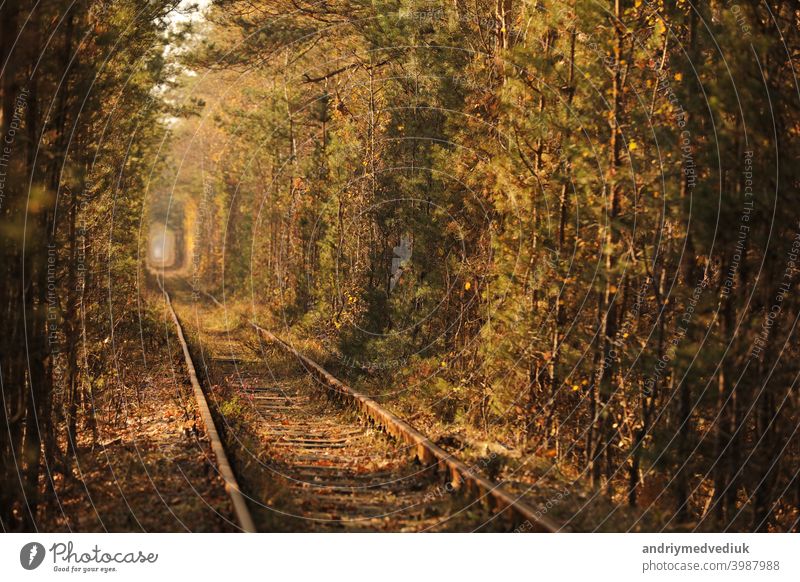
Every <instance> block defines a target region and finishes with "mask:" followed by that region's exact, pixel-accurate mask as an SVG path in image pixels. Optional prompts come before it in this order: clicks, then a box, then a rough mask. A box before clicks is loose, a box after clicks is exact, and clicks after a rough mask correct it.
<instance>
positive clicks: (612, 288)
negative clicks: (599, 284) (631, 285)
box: [608, 283, 617, 293]
mask: <svg viewBox="0 0 800 582" xmlns="http://www.w3.org/2000/svg"><path fill="white" fill-rule="evenodd" d="M608 292H609V293H616V292H617V286H616V285H614V284H613V283H612V284H611V285H609V286H608Z"/></svg>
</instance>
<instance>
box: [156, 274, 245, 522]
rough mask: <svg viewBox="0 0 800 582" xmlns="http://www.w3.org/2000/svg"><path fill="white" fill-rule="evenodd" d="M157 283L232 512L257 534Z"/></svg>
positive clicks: (180, 331)
mask: <svg viewBox="0 0 800 582" xmlns="http://www.w3.org/2000/svg"><path fill="white" fill-rule="evenodd" d="M158 286H159V287H161V291H162V292H163V293H164V298H165V299H166V303H167V308H168V310H169V313H170V315H171V316H172V321H173V322H174V323H175V330H176V331H177V334H178V341H179V342H180V344H181V348H182V349H183V358H184V361H185V362H186V369H187V370H188V372H189V380H190V382H191V384H192V389H193V390H194V397H195V400H196V401H197V407H198V408H199V409H200V416H201V417H202V419H203V425H204V426H205V430H206V434H207V435H208V439H209V441H210V442H211V450H212V452H213V453H214V456H215V457H216V460H217V467H218V469H219V474H220V475H221V476H222V480H223V481H224V482H225V491H226V492H227V493H228V497H230V500H231V503H232V504H233V512H234V514H235V515H236V521H238V522H239V527H241V528H242V531H244V532H246V533H255V532H256V531H257V530H256V526H255V524H254V523H253V517H252V516H251V515H250V510H249V509H248V507H247V502H246V501H245V498H244V495H242V490H241V488H240V487H239V482H238V481H237V480H236V475H235V474H234V472H233V468H232V467H231V464H230V462H229V461H228V455H227V454H225V447H224V446H223V445H222V439H220V436H219V432H218V431H217V427H216V425H215V424H214V418H213V417H212V416H211V409H210V408H209V407H208V401H207V400H206V396H205V393H204V392H203V389H202V388H201V387H200V381H199V380H198V379H197V372H196V370H195V368H194V363H193V362H192V356H191V354H190V353H189V346H188V344H187V343H186V337H185V336H184V334H183V327H182V326H181V322H180V320H179V319H178V314H177V313H175V309H174V308H173V307H172V300H171V299H170V296H169V293H167V291H166V289H164V286H163V285H162V284H161V280H160V279H158Z"/></svg>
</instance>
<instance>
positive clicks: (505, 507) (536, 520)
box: [193, 288, 562, 533]
mask: <svg viewBox="0 0 800 582" xmlns="http://www.w3.org/2000/svg"><path fill="white" fill-rule="evenodd" d="M193 290H195V291H198V292H199V293H201V294H202V295H205V296H206V297H208V298H209V299H211V301H212V302H213V303H214V304H215V305H217V306H218V307H222V308H225V306H224V305H223V304H222V303H220V301H219V300H217V298H216V297H214V296H213V295H211V294H210V293H208V292H206V291H203V290H198V289H194V288H193ZM248 323H249V325H250V326H251V327H253V329H255V330H256V332H258V333H260V334H261V335H263V336H264V337H266V338H267V339H268V340H270V341H271V342H272V343H275V344H277V345H278V346H280V347H281V348H283V349H284V350H286V351H288V352H289V353H291V354H292V355H294V356H295V357H296V358H298V359H299V360H300V361H301V362H303V364H304V365H305V366H306V369H307V370H308V371H309V372H310V373H311V374H312V375H313V376H315V377H316V378H317V379H318V380H320V381H321V382H322V383H323V384H325V385H326V386H327V387H328V389H329V390H330V392H331V393H332V394H333V395H334V396H335V398H336V399H338V400H339V401H340V402H342V403H344V404H351V405H353V406H354V407H355V408H356V410H358V411H359V412H360V413H361V414H363V415H364V416H365V417H367V418H368V419H369V420H370V421H371V422H372V423H373V424H375V425H376V426H377V427H379V428H381V429H382V430H384V431H385V432H386V433H387V434H388V435H390V436H391V437H393V438H395V439H397V440H399V441H401V442H405V443H408V444H409V445H411V446H413V447H414V448H415V453H416V456H417V458H418V459H419V460H420V462H421V463H423V464H436V465H438V467H439V469H440V470H443V471H446V472H447V473H449V476H450V479H451V483H452V484H453V486H454V487H464V488H465V489H466V492H467V493H471V494H473V495H475V496H476V497H479V498H480V499H482V500H484V501H485V502H486V504H487V505H488V506H489V507H490V509H493V510H495V511H496V512H498V513H503V512H507V515H508V516H509V517H510V520H511V521H512V522H513V524H514V525H518V526H519V525H525V526H527V527H526V528H525V531H536V532H542V533H554V532H557V531H559V530H561V529H562V528H560V527H559V526H558V525H556V524H555V523H554V522H553V521H551V520H550V519H548V518H547V517H545V516H543V515H541V512H537V511H536V510H535V509H533V508H532V507H531V506H530V505H528V504H527V503H525V501H523V500H522V499H521V498H520V496H516V495H514V494H512V493H511V492H509V491H507V490H506V489H504V488H503V487H502V486H500V485H498V484H497V483H494V482H492V481H490V480H489V479H487V478H486V477H484V476H482V475H480V474H478V473H477V472H475V471H473V470H472V469H471V468H470V467H469V466H468V465H467V464H466V463H464V462H463V461H461V460H459V459H457V458H456V457H455V456H453V455H452V454H451V453H448V452H447V451H445V450H444V449H442V448H441V447H440V446H438V445H437V444H436V443H434V442H433V441H431V440H430V439H429V438H428V437H426V436H425V435H423V434H422V433H421V432H420V431H419V430H417V429H416V428H414V427H413V426H412V425H411V424H409V423H408V422H406V421H404V420H403V419H401V418H399V417H398V416H396V415H395V414H393V413H392V412H390V411H388V410H386V409H385V408H384V407H382V406H381V405H380V404H378V403H377V402H375V401H374V400H373V399H371V398H369V397H368V396H365V395H363V394H361V393H360V392H358V391H357V390H354V389H353V388H351V387H350V386H348V385H346V384H344V383H343V382H341V381H340V380H338V379H337V378H335V377H334V376H333V375H332V374H331V373H330V372H328V371H327V370H326V369H325V368H323V367H322V366H320V365H319V364H317V363H316V362H315V361H314V360H312V359H311V358H309V357H308V356H306V355H305V354H303V353H301V352H299V351H298V350H297V349H295V348H294V347H293V346H292V345H290V344H289V343H287V342H286V341H284V340H283V339H281V338H280V337H278V336H277V335H275V334H274V333H272V332H271V331H269V330H268V329H265V328H263V327H261V326H260V325H258V324H257V323H255V322H253V321H249V322H248Z"/></svg>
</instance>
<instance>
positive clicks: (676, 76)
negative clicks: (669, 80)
mask: <svg viewBox="0 0 800 582" xmlns="http://www.w3.org/2000/svg"><path fill="white" fill-rule="evenodd" d="M673 79H675V80H676V81H681V80H683V74H682V73H675V76H674V77H673Z"/></svg>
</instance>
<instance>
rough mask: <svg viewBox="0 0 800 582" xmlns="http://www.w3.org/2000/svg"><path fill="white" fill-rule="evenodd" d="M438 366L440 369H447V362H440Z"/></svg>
mask: <svg viewBox="0 0 800 582" xmlns="http://www.w3.org/2000/svg"><path fill="white" fill-rule="evenodd" d="M439 366H440V367H442V368H446V367H447V362H445V361H444V360H442V362H441V364H439Z"/></svg>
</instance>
